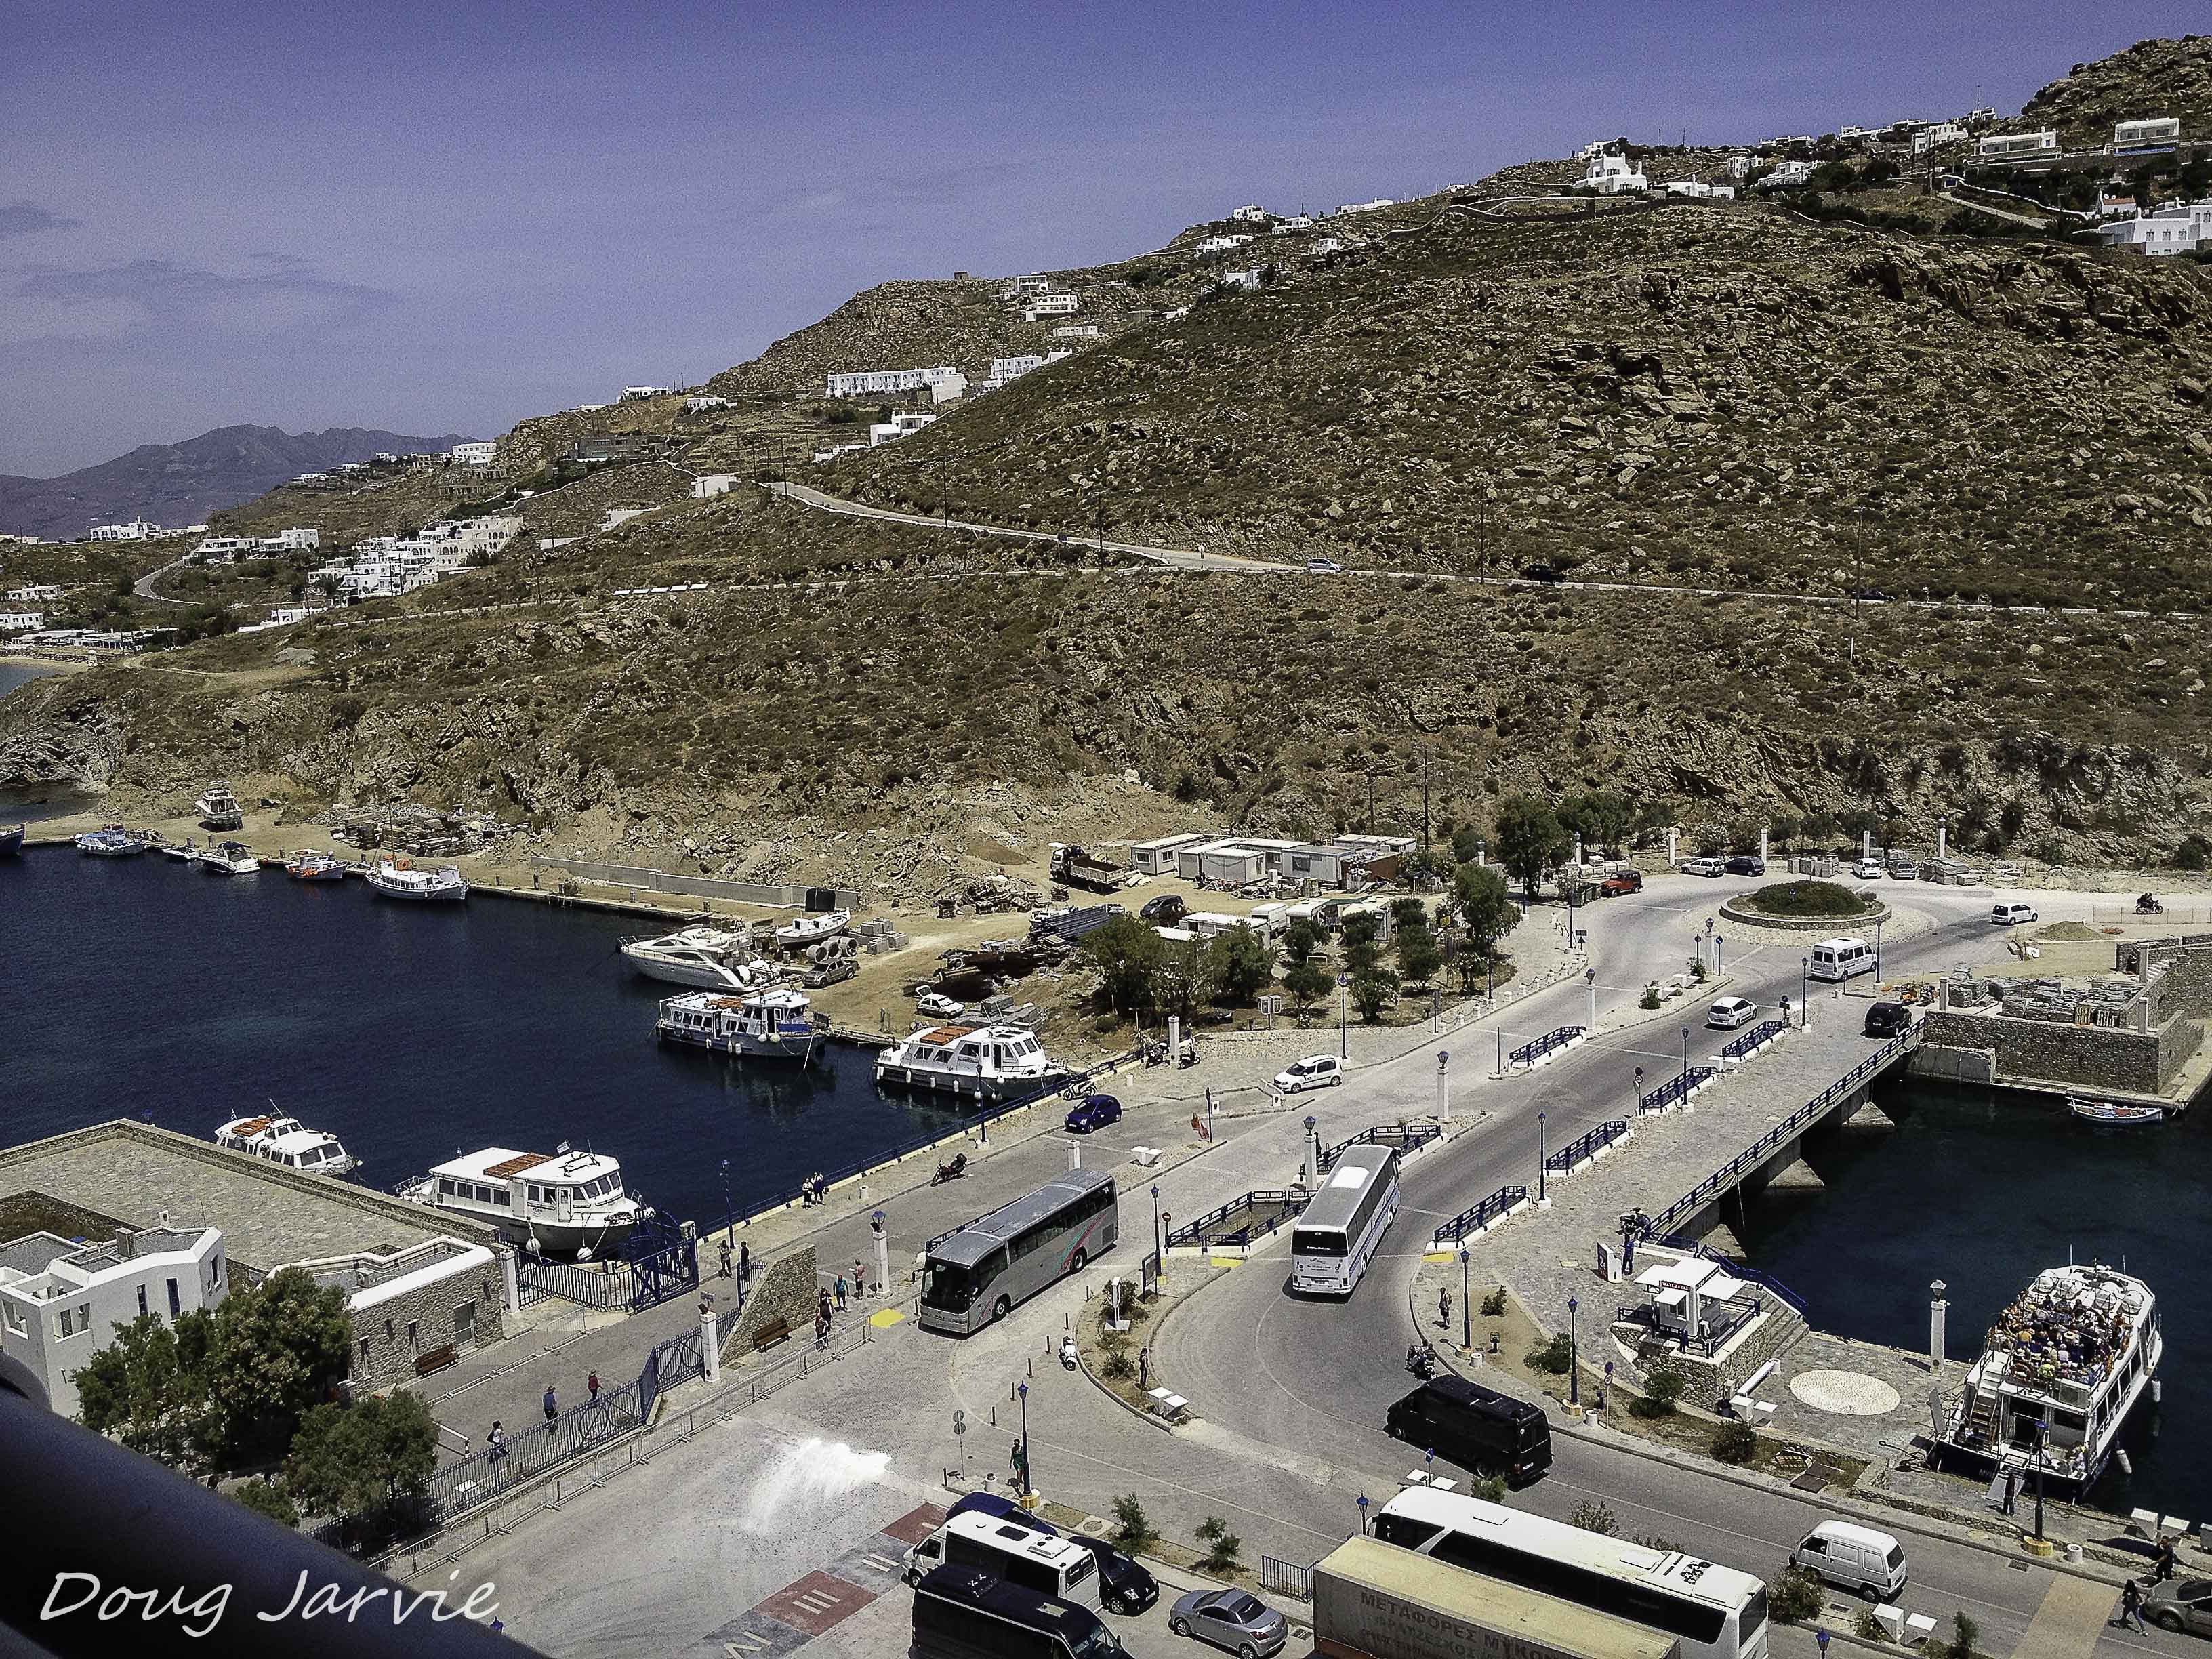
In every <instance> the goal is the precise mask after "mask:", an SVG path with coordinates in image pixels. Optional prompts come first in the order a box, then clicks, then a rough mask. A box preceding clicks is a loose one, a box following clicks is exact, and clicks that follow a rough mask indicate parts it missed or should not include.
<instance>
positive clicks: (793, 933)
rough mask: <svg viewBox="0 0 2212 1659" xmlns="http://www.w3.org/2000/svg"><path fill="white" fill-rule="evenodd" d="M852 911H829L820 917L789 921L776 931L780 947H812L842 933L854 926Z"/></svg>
mask: <svg viewBox="0 0 2212 1659" xmlns="http://www.w3.org/2000/svg"><path fill="white" fill-rule="evenodd" d="M852 921H853V913H852V912H851V911H850V910H829V911H825V912H823V914H822V915H818V916H801V917H799V920H798V921H787V922H786V923H784V924H783V926H782V927H779V928H777V929H776V930H775V942H776V943H777V944H778V945H812V944H814V943H816V942H817V940H820V939H828V938H829V937H831V936H832V935H833V934H836V933H843V932H844V931H845V929H846V928H847V927H850V926H851V925H852Z"/></svg>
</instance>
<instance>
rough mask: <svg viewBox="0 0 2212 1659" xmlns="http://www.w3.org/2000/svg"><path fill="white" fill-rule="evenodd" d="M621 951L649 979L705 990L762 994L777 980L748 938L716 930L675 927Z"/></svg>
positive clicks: (626, 941) (628, 943) (627, 941)
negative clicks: (756, 992)
mask: <svg viewBox="0 0 2212 1659" xmlns="http://www.w3.org/2000/svg"><path fill="white" fill-rule="evenodd" d="M622 953H623V957H624V959H625V960H627V961H628V962H629V965H630V966H631V967H633V968H635V969H637V971H638V972H639V973H641V974H643V975H645V976H646V977H647V979H657V980H662V981H665V982H667V983H668V984H671V985H696V986H699V987H702V989H705V990H709V991H723V992H731V993H742V992H746V991H760V990H765V989H766V988H767V987H769V986H770V985H773V984H775V981H776V979H777V977H778V974H777V970H776V969H774V968H772V967H770V966H769V964H768V963H765V962H763V961H761V960H760V959H759V958H758V957H756V956H754V955H753V952H752V940H751V939H750V936H749V935H747V934H744V933H731V932H728V931H727V930H726V929H723V928H720V927H679V928H678V929H677V930H676V931H675V932H674V933H663V934H661V935H660V936H659V938H657V939H624V940H623V942H622Z"/></svg>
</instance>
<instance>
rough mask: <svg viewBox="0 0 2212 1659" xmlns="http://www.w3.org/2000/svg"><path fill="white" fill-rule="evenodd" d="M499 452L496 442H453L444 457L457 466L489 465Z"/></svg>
mask: <svg viewBox="0 0 2212 1659" xmlns="http://www.w3.org/2000/svg"><path fill="white" fill-rule="evenodd" d="M498 453H499V446H498V445H497V444H496V443H493V442H489V441H486V442H483V443H466V444H455V445H454V446H453V447H452V448H451V449H449V450H447V452H446V459H447V460H449V461H451V462H453V464H454V465H457V466H489V465H491V464H492V459H493V458H494V457H495V456H496V455H497V454H498Z"/></svg>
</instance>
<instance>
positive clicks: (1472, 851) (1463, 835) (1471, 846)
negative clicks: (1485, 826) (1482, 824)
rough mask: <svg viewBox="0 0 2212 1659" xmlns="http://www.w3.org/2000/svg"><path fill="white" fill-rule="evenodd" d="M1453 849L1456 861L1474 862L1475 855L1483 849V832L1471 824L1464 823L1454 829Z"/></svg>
mask: <svg viewBox="0 0 2212 1659" xmlns="http://www.w3.org/2000/svg"><path fill="white" fill-rule="evenodd" d="M1451 850H1452V861H1453V862H1454V863H1455V864H1472V863H1474V860H1475V855H1476V854H1479V853H1480V852H1481V851H1482V850H1483V846H1482V832H1481V831H1480V830H1479V829H1475V828H1474V826H1473V825H1471V824H1465V823H1462V825H1460V827H1459V828H1458V829H1455V830H1453V831H1452V838H1451Z"/></svg>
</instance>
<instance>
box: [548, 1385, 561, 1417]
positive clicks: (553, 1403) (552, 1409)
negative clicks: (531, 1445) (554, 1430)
mask: <svg viewBox="0 0 2212 1659" xmlns="http://www.w3.org/2000/svg"><path fill="white" fill-rule="evenodd" d="M560 1415H561V1402H560V1401H558V1400H556V1399H555V1398H554V1397H553V1385H552V1384H551V1383H547V1384H546V1385H545V1420H546V1421H547V1422H548V1423H550V1422H551V1421H552V1420H553V1419H555V1418H556V1417H558V1416H560Z"/></svg>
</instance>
